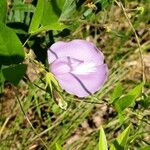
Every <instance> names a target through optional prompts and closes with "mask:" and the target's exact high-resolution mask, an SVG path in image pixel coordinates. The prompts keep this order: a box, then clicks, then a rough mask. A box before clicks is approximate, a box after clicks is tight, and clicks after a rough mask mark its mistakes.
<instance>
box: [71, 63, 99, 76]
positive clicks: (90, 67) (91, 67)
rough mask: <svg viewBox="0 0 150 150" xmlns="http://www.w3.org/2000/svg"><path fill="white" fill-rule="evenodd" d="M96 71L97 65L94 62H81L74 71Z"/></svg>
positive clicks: (78, 72) (80, 72)
mask: <svg viewBox="0 0 150 150" xmlns="http://www.w3.org/2000/svg"><path fill="white" fill-rule="evenodd" d="M95 71H96V65H95V63H93V62H86V63H81V64H80V65H78V66H77V67H75V68H74V69H73V71H72V73H74V74H82V75H85V74H89V73H92V72H95Z"/></svg>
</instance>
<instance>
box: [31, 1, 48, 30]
mask: <svg viewBox="0 0 150 150" xmlns="http://www.w3.org/2000/svg"><path fill="white" fill-rule="evenodd" d="M44 2H45V0H38V3H37V6H36V8H35V11H34V14H33V17H32V21H31V24H30V27H29V32H34V31H35V30H37V29H38V28H39V26H40V24H41V20H42V17H43V12H44Z"/></svg>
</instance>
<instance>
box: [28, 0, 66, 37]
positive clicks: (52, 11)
mask: <svg viewBox="0 0 150 150" xmlns="http://www.w3.org/2000/svg"><path fill="white" fill-rule="evenodd" d="M60 4H61V5H62V4H63V1H62V2H59V3H57V1H49V0H38V3H37V6H36V9H35V12H34V15H33V18H32V21H31V25H30V28H29V33H31V34H37V33H39V32H42V31H49V30H62V29H63V28H64V26H63V25H61V24H60V23H59V22H58V18H59V16H60V14H61V9H60V6H59V5H60Z"/></svg>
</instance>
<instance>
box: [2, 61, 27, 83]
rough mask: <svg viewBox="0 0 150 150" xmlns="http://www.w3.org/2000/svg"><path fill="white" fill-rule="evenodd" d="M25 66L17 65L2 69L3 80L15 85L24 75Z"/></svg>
mask: <svg viewBox="0 0 150 150" xmlns="http://www.w3.org/2000/svg"><path fill="white" fill-rule="evenodd" d="M26 70H27V65H25V64H18V65H12V66H9V67H6V68H2V73H3V76H4V78H5V80H7V81H10V82H11V83H12V84H14V85H17V84H18V83H19V81H20V80H21V79H22V77H23V76H24V74H25V73H26Z"/></svg>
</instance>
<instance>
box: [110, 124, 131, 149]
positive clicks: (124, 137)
mask: <svg viewBox="0 0 150 150" xmlns="http://www.w3.org/2000/svg"><path fill="white" fill-rule="evenodd" d="M129 134H130V125H129V126H128V127H127V128H126V129H125V130H124V131H123V132H122V133H121V134H120V135H118V137H117V139H116V140H115V141H114V142H113V144H111V146H110V150H124V149H125V147H126V146H127V141H128V138H129Z"/></svg>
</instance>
